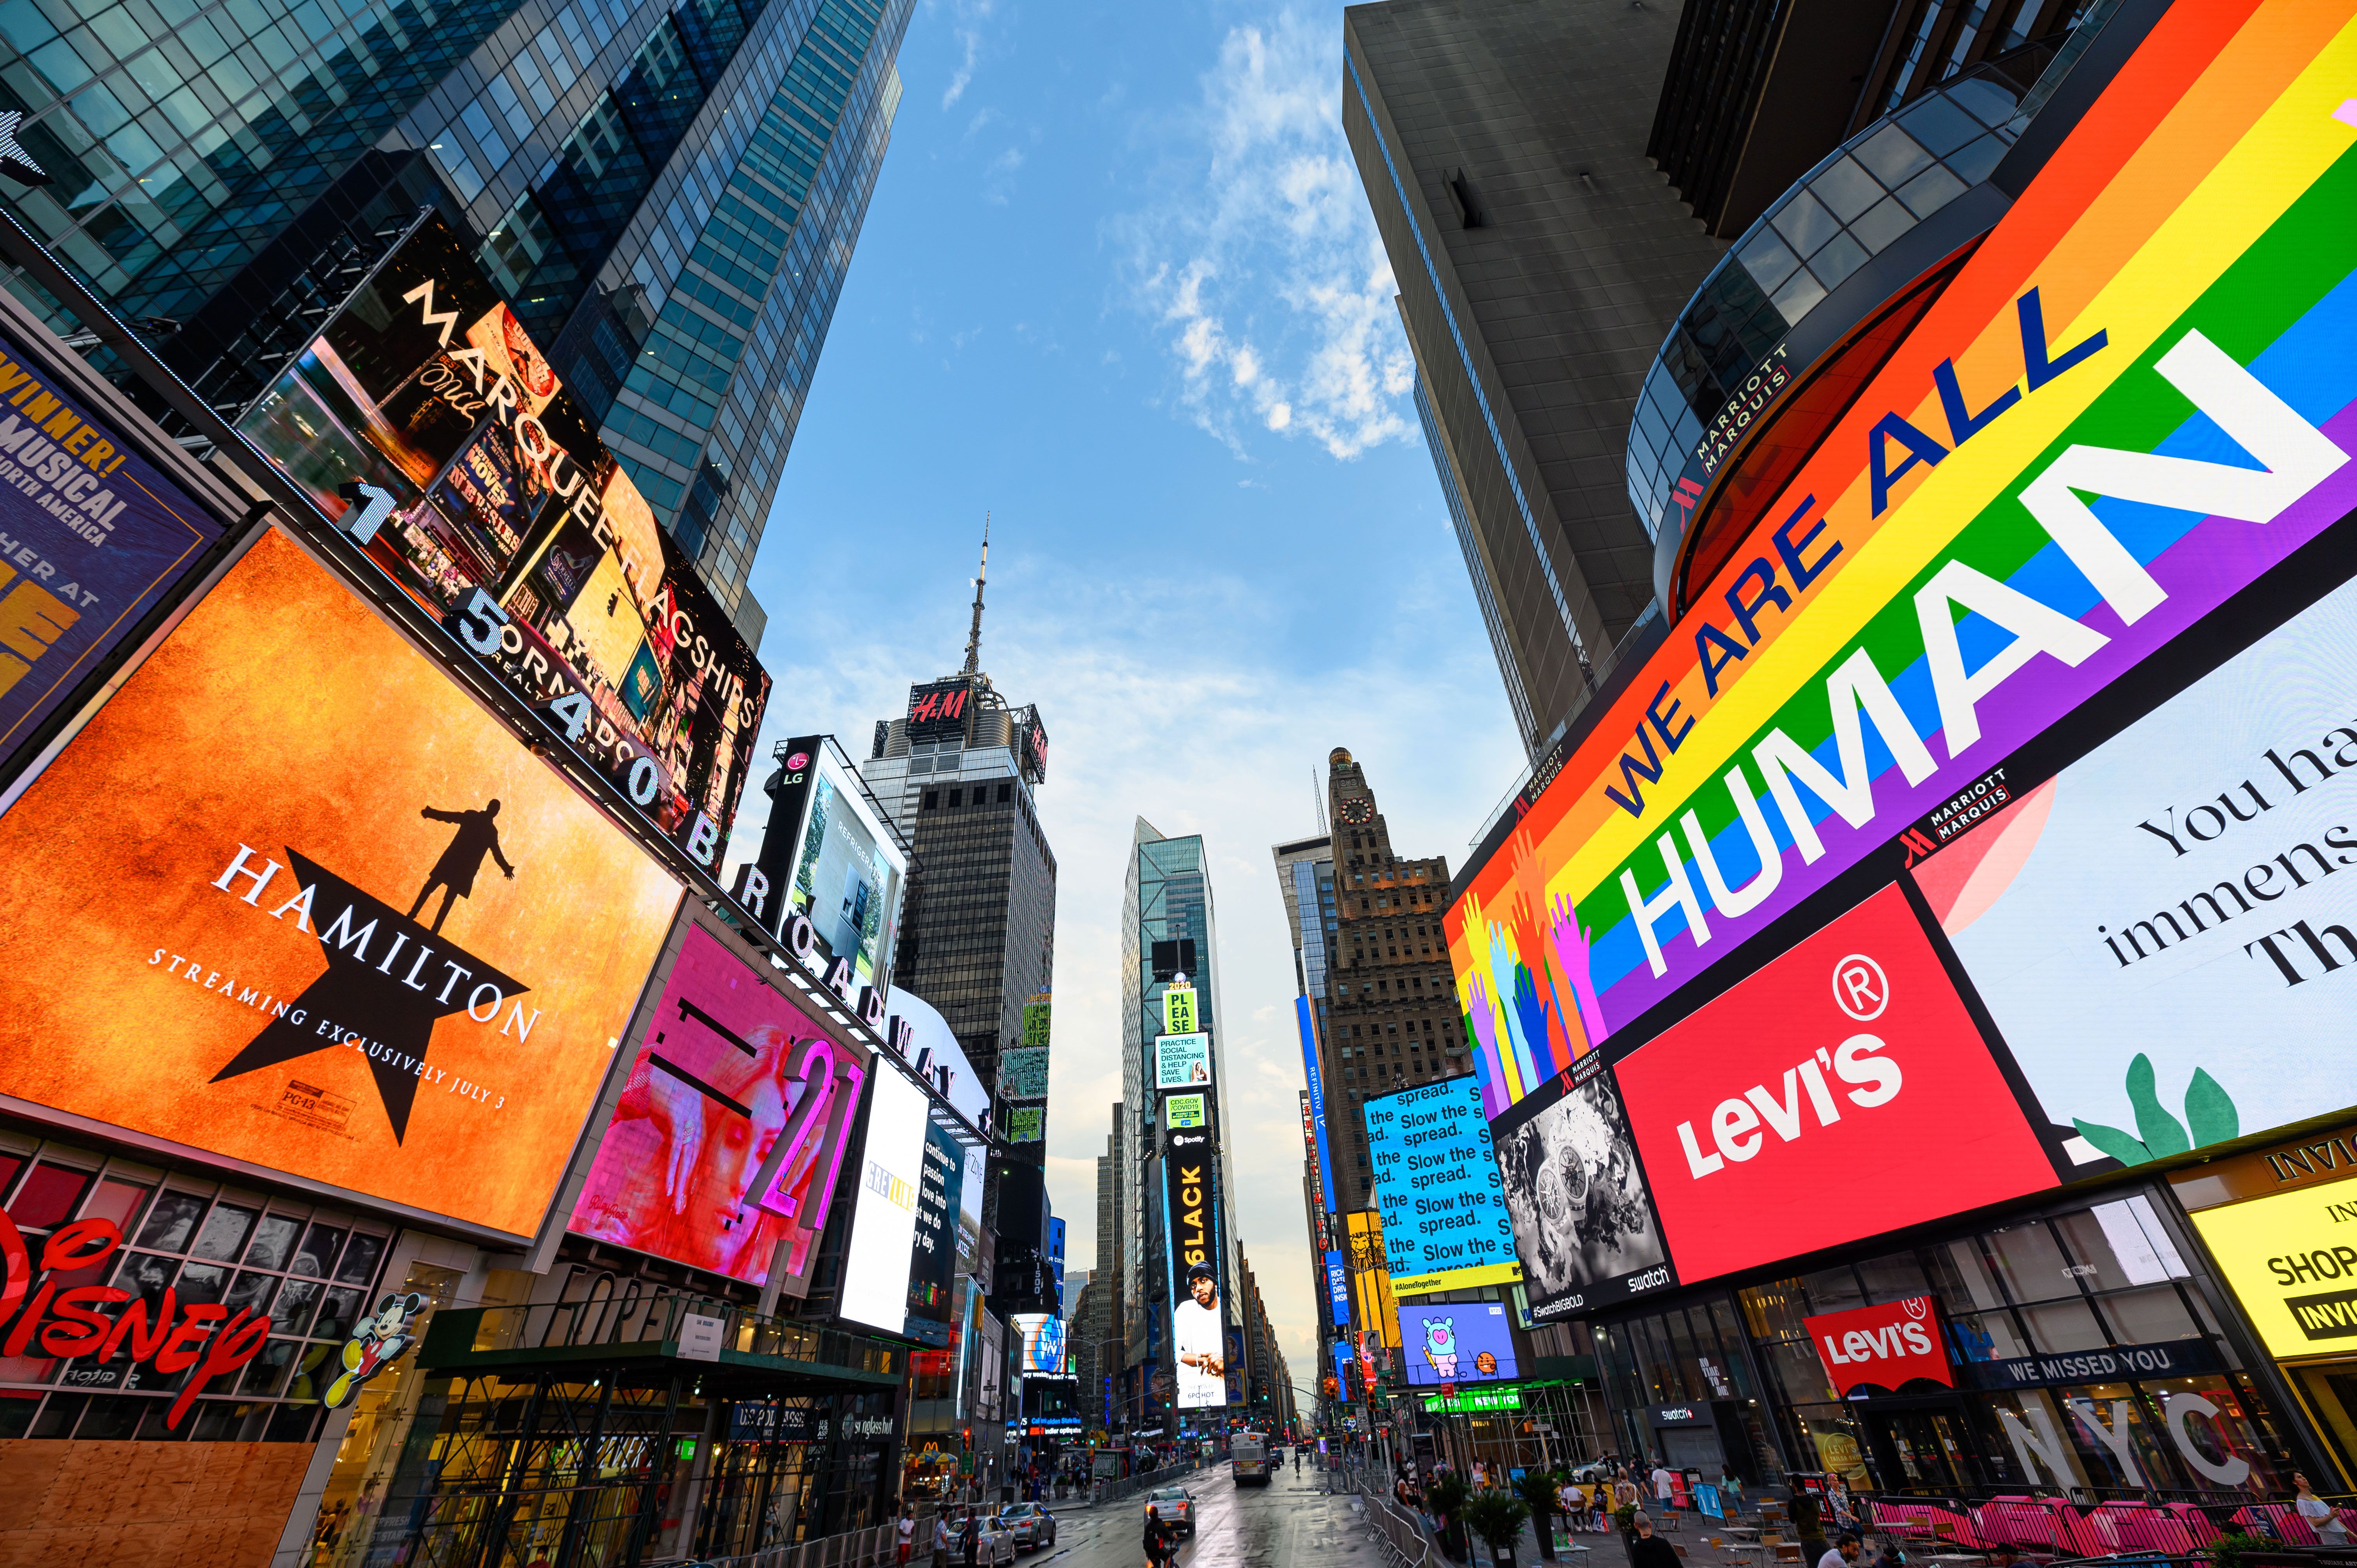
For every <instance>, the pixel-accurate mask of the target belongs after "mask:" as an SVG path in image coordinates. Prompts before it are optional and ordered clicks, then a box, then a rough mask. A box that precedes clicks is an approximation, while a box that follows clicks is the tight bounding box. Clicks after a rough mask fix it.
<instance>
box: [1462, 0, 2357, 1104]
mask: <svg viewBox="0 0 2357 1568" xmlns="http://www.w3.org/2000/svg"><path fill="white" fill-rule="evenodd" d="M2351 15H2352V5H2350V4H2349V3H2348V0H2329V3H2325V4H2317V3H2314V0H2266V3H2264V4H2249V3H2245V0H2236V3H2232V4H2221V5H2201V6H2191V5H2179V6H2175V7H2173V8H2171V9H2170V10H2169V12H2168V13H2167V14H2165V15H2164V16H2162V17H2161V18H2160V19H2159V21H2158V23H2157V24H2156V25H2155V26H2154V27H2153V29H2152V31H2151V32H2150V34H2149V35H2148V36H2147V38H2146V40H2145V41H2144V43H2143V44H2142V45H2141V46H2140V47H2139V48H2138V49H2137V51H2136V54H2135V56H2134V57H2133V58H2132V59H2130V60H2129V61H2128V62H2127V63H2126V65H2125V66H2124V67H2123V68H2122V69H2121V70H2120V71H2119V73H2118V75H2117V77H2116V78H2115V80H2114V81H2112V82H2111V83H2110V85H2109V86H2108V87H2107V88H2106V89H2105V90H2104V92H2103V93H2102V94H2101V96H2100V97H2099V98H2098V99H2097V100H2096V102H2094V104H2093V107H2092V108H2090V109H2089V110H2088V112H2087V113H2086V114H2085V115H2084V116H2083V119H2082V120H2081V121H2080V123H2079V124H2078V125H2077V126H2076V127H2075V128H2074V129H2073V130H2072V132H2071V133H2070V134H2069V135H2068V136H2067V137H2066V138H2064V140H2063V141H2062V142H2061V145H2060V146H2059V148H2058V149H2057V150H2056V151H2055V152H2054V154H2053V155H2052V156H2051V157H2050V159H2049V161H2048V162H2047V164H2046V166H2044V168H2043V170H2042V171H2041V173H2040V175H2039V177H2037V178H2036V179H2035V180H2033V181H2032V182H2031V183H2030V184H2029V186H2028V188H2026V189H2025V190H2023V191H2022V193H2021V194H2020V196H2019V198H2018V199H2017V200H2016V201H2015V202H2014V203H2013V205H2012V207H2011V208H2010V209H2009V210H2008V211H2007V213H2006V214H2005V216H2004V217H2003V218H2002V219H2001V220H1999V221H1998V222H1997V224H1996V227H1995V229H1994V230H1993V231H1991V232H1990V233H1989V234H1988V235H1987V237H1986V239H1985V240H1984V241H1983V242H1981V243H1980V244H1979V246H1978V248H1977V249H1976V250H1975V251H1974V252H1973V253H1972V254H1971V256H1970V257H1969V258H1968V259H1967V260H1965V261H1964V263H1962V264H1961V267H1960V270H1959V271H1958V272H1957V274H1955V277H1954V280H1953V282H1952V283H1951V284H1949V285H1947V287H1946V289H1945V291H1944V292H1943V294H1942V295H1940V296H1939V298H1938V299H1937V301H1936V302H1935V303H1934V304H1932V306H1930V307H1929V308H1928V310H1927V311H1926V313H1925V315H1924V316H1923V317H1922V319H1921V323H1920V324H1919V325H1918V326H1917V327H1916V328H1914V330H1913V332H1912V333H1911V334H1910V336H1909V338H1908V339H1907V340H1906V341H1905V342H1904V343H1902V344H1901V345H1900V347H1899V348H1898V349H1896V350H1895V351H1894V352H1893V353H1892V354H1891V356H1890V358H1889V360H1887V361H1886V362H1885V363H1884V364H1883V366H1882V368H1881V369H1880V371H1878V372H1877V373H1876V374H1875V375H1874V377H1873V379H1872V380H1871V381H1869V382H1868V383H1867V386H1866V387H1865V389H1864V390H1863V392H1861V393H1860V394H1859V396H1858V398H1857V401H1856V403H1853V404H1852V405H1851V407H1850V409H1849V412H1848V413H1846V415H1845V416H1844V417H1843V418H1842V419H1841V420H1840V421H1839V422H1837V423H1836V424H1835V425H1834V426H1833V427H1832V429H1831V431H1830V433H1829V434H1828V435H1826V436H1825V438H1824V441H1823V442H1822V443H1821V444H1820V445H1819V446H1817V447H1816V448H1815V450H1814V451H1813V453H1812V454H1811V455H1810V456H1808V457H1807V458H1806V459H1805V461H1803V463H1802V464H1801V465H1800V467H1798V468H1797V470H1795V471H1794V472H1793V474H1792V478H1791V480H1790V482H1789V484H1788V485H1786V486H1785V487H1784V488H1783V489H1782V491H1781V495H1780V496H1778V497H1777V498H1775V499H1772V500H1770V502H1769V503H1768V504H1767V505H1765V506H1764V508H1763V509H1762V510H1761V512H1760V515H1761V517H1762V518H1763V519H1764V520H1766V521H1763V522H1762V524H1761V525H1760V527H1759V528H1758V530H1757V531H1756V532H1755V533H1754V535H1753V537H1752V538H1751V539H1750V540H1749V542H1747V544H1746V545H1745V546H1744V547H1742V548H1739V549H1738V550H1737V551H1736V552H1735V553H1734V554H1733V556H1732V557H1731V558H1730V559H1729V561H1728V562H1727V565H1726V567H1725V568H1724V570H1723V571H1722V572H1721V573H1720V574H1719V575H1718V577H1717V579H1716V580H1715V581H1714V582H1713V583H1712V584H1711V585H1709V587H1708V589H1707V591H1706V592H1704V593H1703V594H1701V595H1700V596H1699V597H1698V599H1697V600H1696V606H1695V608H1694V609H1693V610H1692V611H1691V612H1690V613H1689V614H1687V615H1686V616H1685V618H1684V619H1683V620H1682V621H1681V622H1680V623H1679V624H1678V625H1677V626H1676V627H1674V628H1673V629H1672V630H1671V631H1670V633H1669V634H1668V637H1667V640H1666V642H1665V643H1664V645H1663V647H1662V648H1661V649H1660V650H1659V651H1657V652H1656V653H1655V654H1654V655H1653V657H1652V659H1651V660H1649V661H1648V662H1647V664H1646V665H1645V666H1644V668H1642V669H1641V671H1637V673H1636V674H1635V676H1634V678H1633V679H1632V680H1631V682H1630V683H1629V685H1628V686H1627V687H1626V688H1625V689H1624V691H1623V693H1622V694H1621V695H1620V697H1619V698H1618V699H1617V700H1616V701H1615V702H1614V703H1613V704H1612V706H1611V707H1610V708H1609V710H1608V711H1607V712H1606V713H1605V714H1602V715H1601V717H1600V719H1599V720H1598V725H1597V727H1596V728H1595V729H1594V730H1593V731H1592V732H1591V733H1590V734H1589V736H1588V738H1587V741H1586V742H1585V743H1583V744H1582V745H1581V746H1579V747H1578V749H1577V751H1575V752H1574V753H1573V755H1572V756H1571V757H1570V758H1569V759H1568V760H1567V761H1566V764H1565V765H1564V767H1563V768H1562V769H1561V771H1560V772H1559V773H1558V774H1557V775H1556V777H1555V779H1554V780H1553V781H1552V782H1551V783H1550V784H1549V785H1548V786H1547V788H1546V789H1545V790H1544V793H1542V794H1541V795H1540V797H1539V798H1538V800H1536V802H1535V803H1534V804H1532V805H1531V806H1530V807H1529V809H1528V811H1527V813H1526V814H1525V815H1524V816H1523V820H1522V821H1521V822H1520V823H1519V824H1518V826H1517V827H1516V829H1515V831H1514V832H1513V833H1512V836H1511V838H1510V839H1509V840H1508V841H1507V842H1506V843H1505V844H1504V845H1503V846H1502V847H1501V849H1499V850H1498V851H1497V852H1496V853H1494V854H1491V856H1490V858H1489V859H1488V861H1487V862H1486V863H1484V864H1483V865H1480V866H1479V867H1478V868H1477V869H1475V870H1474V871H1473V872H1472V873H1471V874H1469V875H1468V876H1467V877H1466V878H1464V880H1463V892H1462V894H1461V896H1460V897H1458V899H1457V901H1456V902H1455V904H1454V905H1453V906H1452V908H1451V909H1450V910H1449V913H1448V923H1447V929H1448V937H1449V945H1450V953H1451V958H1452V961H1453V963H1454V967H1455V970H1456V973H1457V977H1458V994H1459V1000H1460V1004H1461V1005H1462V1006H1463V1008H1464V1010H1465V1012H1466V1014H1467V1020H1468V1026H1469V1033H1470V1035H1471V1036H1472V1038H1473V1040H1474V1042H1475V1044H1476V1047H1477V1050H1478V1052H1479V1059H1480V1067H1481V1070H1482V1072H1483V1074H1484V1076H1485V1079H1486V1088H1487V1091H1488V1095H1489V1105H1490V1109H1491V1113H1492V1114H1493V1115H1494V1114H1496V1113H1497V1112H1502V1111H1503V1110H1504V1109H1505V1108H1506V1107H1507V1106H1509V1105H1511V1104H1512V1103H1514V1102H1515V1101H1519V1100H1521V1099H1523V1097H1524V1096H1526V1095H1528V1094H1530V1093H1531V1092H1532V1091H1533V1090H1534V1089H1535V1088H1537V1087H1538V1086H1540V1085H1542V1084H1544V1083H1545V1082H1547V1081H1548V1080H1550V1079H1552V1078H1554V1077H1555V1075H1556V1074H1559V1073H1560V1072H1561V1071H1562V1070H1563V1069H1565V1068H1566V1067H1568V1066H1569V1065H1570V1064H1571V1063H1572V1062H1573V1061H1575V1060H1576V1059H1577V1058H1579V1057H1581V1056H1583V1055H1584V1054H1586V1053H1587V1051H1588V1050H1590V1049H1592V1048H1593V1047H1595V1046H1596V1045H1598V1043H1600V1042H1601V1041H1603V1040H1605V1039H1607V1038H1608V1037H1609V1036H1611V1035H1612V1034H1613V1033H1614V1032H1615V1031H1618V1030H1620V1029H1622V1028H1624V1027H1626V1026H1629V1025H1630V1024H1631V1023H1632V1022H1633V1021H1634V1020H1636V1019H1638V1018H1639V1017H1640V1016H1641V1015H1644V1014H1645V1013H1646V1012H1647V1011H1648V1010H1649V1009H1651V1008H1652V1006H1653V1005H1654V1004H1657V1003H1659V1002H1661V1001H1663V999H1665V998H1667V997H1669V996H1671V995H1672V994H1673V993H1675V992H1676V991H1677V989H1678V988H1679V987H1681V986H1683V985H1684V984H1685V983H1688V982H1689V981H1691V980H1693V979H1694V978H1695V976H1696V975H1698V974H1700V973H1702V972H1705V971H1706V970H1707V969H1708V968H1709V967H1710V966H1711V965H1712V964H1714V963H1716V962H1717V961H1719V960H1721V959H1722V958H1724V957H1725V956H1726V955H1727V954H1728V953H1730V952H1732V951H1733V950H1736V949H1737V948H1738V946H1739V945H1740V944H1741V943H1742V942H1743V941H1744V940H1745V939H1746V938H1748V937H1749V936H1750V935H1752V934H1754V933H1755V932H1758V931H1760V929H1763V928H1764V927H1765V926H1767V925H1768V924H1769V923H1770V921H1773V920H1774V919H1776V918H1778V917H1779V916H1781V915H1782V914H1784V913H1785V912H1786V911H1788V910H1791V909H1792V908H1794V907H1795V906H1796V905H1797V904H1798V903H1800V901H1801V900H1802V899H1803V898H1804V897H1807V896H1808V895H1809V894H1811V893H1812V892H1813V891H1815V890H1816V889H1818V888H1821V887H1824V886H1825V885H1826V884H1827V883H1828V882H1829V881H1831V880H1832V879H1833V878H1834V877H1835V876H1836V875H1839V874H1841V873H1842V872H1844V871H1846V869H1848V868H1849V867H1851V866H1854V865H1858V864H1859V863H1860V862H1861V861H1862V860H1864V859H1865V858H1866V857H1867V855H1869V854H1874V853H1876V852H1877V851H1878V850H1881V849H1882V848H1883V847H1884V846H1886V845H1888V844H1889V843H1890V842H1891V841H1892V840H1893V839H1894V838H1895V837H1896V836H1897V835H1898V834H1899V833H1900V831H1901V830H1903V829H1906V828H1908V827H1909V826H1910V825H1911V824H1913V823H1915V822H1917V821H1919V820H1920V819H1922V818H1925V817H1926V816H1928V815H1929V814H1930V813H1931V812H1932V811H1934V810H1935V809H1937V808H1939V807H1940V806H1942V805H1943V802H1947V801H1949V800H1952V799H1954V798H1956V797H1958V796H1959V795H1960V793H1963V792H1964V791H1966V790H1968V789H1970V788H1971V787H1972V786H1973V785H1974V783H1975V780H1977V779H1980V778H1981V777H1982V776H1983V775H1984V774H1985V773H1986V772H1987V771H1988V770H1989V769H1990V768H1992V767H1993V766H1995V765H1996V764H1997V763H1999V762H2000V761H2002V760H2003V759H2004V758H2005V757H2007V754H2008V753H2010V752H2013V751H2015V750H2016V749H2017V748H2018V747H2020V746H2023V745H2024V744H2025V743H2027V742H2029V741H2030V740H2032V739H2033V738H2034V737H2036V736H2040V734H2041V733H2042V732H2045V731H2047V730H2048V729H2050V727H2051V726H2053V725H2056V724H2057V723H2058V721H2061V720H2063V719H2065V718H2067V717H2069V716H2070V715H2072V714H2074V713H2076V712H2078V711H2079V710H2080V709H2081V708H2082V707H2083V704H2085V703H2087V702H2088V700H2089V699H2090V698H2091V697H2093V696H2094V695H2096V694H2097V693H2103V692H2104V691H2105V690H2106V688H2108V687H2111V686H2113V685H2114V683H2115V682H2120V681H2121V679H2122V677H2124V676H2126V675H2128V674H2129V673H2130V672H2131V671H2137V670H2138V669H2139V668H2140V667H2142V666H2144V665H2145V664H2146V663H2147V660H2150V659H2151V657H2152V655H2153V654H2154V652H2155V651H2156V650H2159V649H2161V648H2163V647H2164V646H2166V645H2168V644H2169V642H2170V641H2171V639H2175V638H2177V637H2178V636H2179V634H2180V633H2182V632H2184V631H2185V630H2186V629H2187V628H2190V627H2192V626H2193V625H2194V624H2195V623H2196V622H2197V621H2199V620H2201V618H2203V617H2205V616H2207V615H2209V614H2210V613H2211V612H2212V611H2213V610H2215V609H2216V608H2218V607H2220V606H2221V605H2222V604H2223V603H2225V602H2226V601H2227V600H2228V599H2229V598H2231V597H2232V596H2234V595H2236V594H2237V593H2238V592H2240V591H2241V590H2242V589H2243V588H2244V587H2245V586H2247V585H2250V584H2252V583H2253V582H2254V581H2255V580H2256V579H2257V578H2258V577H2259V576H2260V575H2262V574H2263V573H2265V572H2266V571H2267V570H2268V568H2270V567H2272V566H2275V565H2276V564H2279V563H2282V562H2284V561H2285V560H2286V559H2287V557H2289V556H2290V555H2291V554H2292V553H2294V552H2296V551H2298V550H2299V549H2300V548H2301V547H2302V546H2303V545H2305V544H2307V543H2308V542H2309V541H2311V540H2313V539H2315V538H2316V537H2317V536H2318V534H2319V532H2322V531H2323V530H2324V529H2325V528H2327V527H2328V526H2329V525H2330V524H2331V523H2332V522H2334V521H2337V520H2338V519H2340V518H2341V516H2342V515H2343V514H2345V513H2346V512H2348V511H2349V510H2351V508H2352V505H2357V464H2352V463H2350V461H2349V460H2348V454H2349V453H2350V452H2351V451H2352V450H2357V354H2352V352H2350V342H2351V338H2352V334H2357V285H2352V284H2351V282H2350V274H2351V271H2352V266H2357V252H2352V248H2351V247H2350V245H2349V244H2348V243H2347V214H2348V213H2349V211H2350V210H2351V209H2352V201H2357V158H2352V156H2349V154H2350V151H2351V148H2352V145H2357V124H2352V119H2357V116H2351V117H2348V118H2344V117H2341V115H2340V114H2339V113H2337V112H2338V111H2340V110H2341V106H2342V105H2343V104H2344V103H2345V102H2347V101H2348V97H2349V83H2350V81H2352V79H2357V41H2352V37H2351V35H2350V32H2349V23H2350V19H2351ZM1894 859H1895V857H1894ZM1895 868H1896V867H1895V865H1894V869H1895ZM2146 912H2147V911H2139V912H2138V914H2139V917H2140V916H2141V915H2142V914H2143V913H2146Z"/></svg>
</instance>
